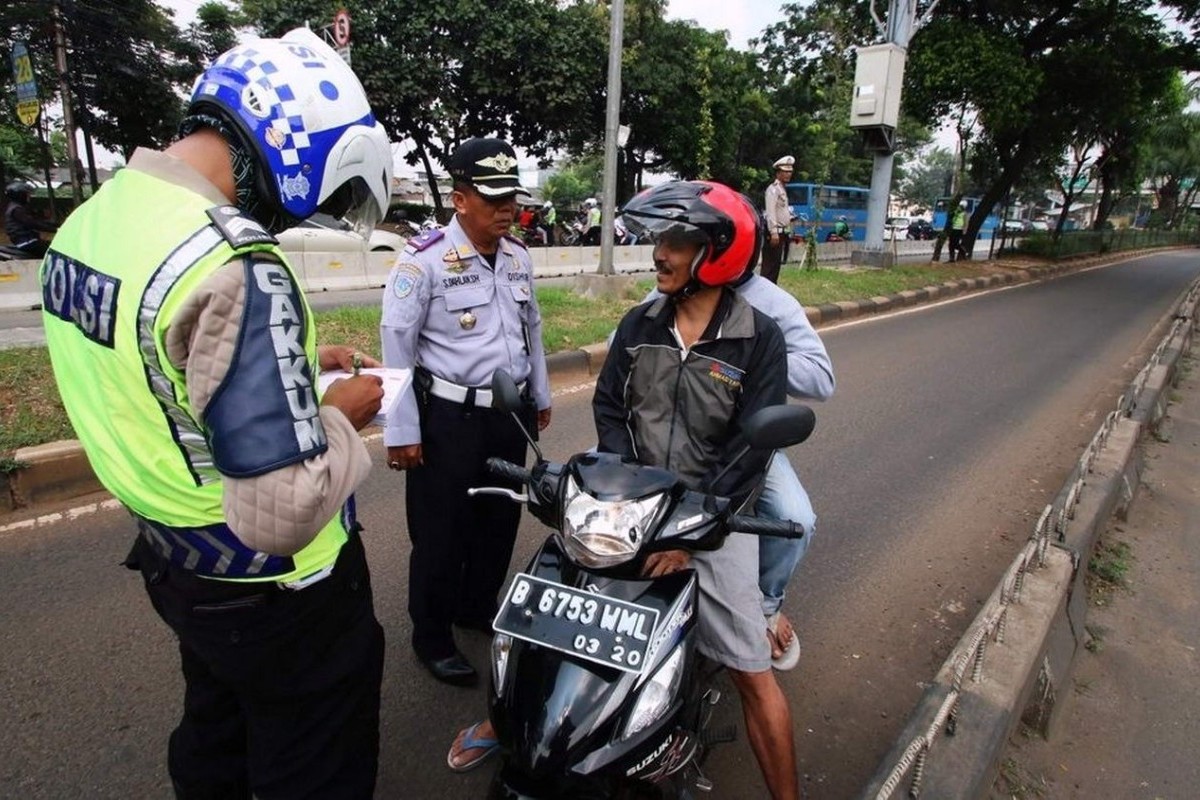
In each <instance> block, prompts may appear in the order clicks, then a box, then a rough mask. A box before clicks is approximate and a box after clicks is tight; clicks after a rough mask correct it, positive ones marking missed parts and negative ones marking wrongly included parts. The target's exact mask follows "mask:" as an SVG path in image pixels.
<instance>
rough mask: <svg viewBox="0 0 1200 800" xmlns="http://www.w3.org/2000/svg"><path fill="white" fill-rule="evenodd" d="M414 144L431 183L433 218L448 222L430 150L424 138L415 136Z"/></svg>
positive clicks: (426, 176)
mask: <svg viewBox="0 0 1200 800" xmlns="http://www.w3.org/2000/svg"><path fill="white" fill-rule="evenodd" d="M413 144H415V145H416V148H417V155H419V156H420V157H421V165H422V166H423V167H425V180H426V181H427V182H428V183H429V193H430V194H431V195H433V216H434V218H435V219H436V220H437V221H438V222H440V223H443V224H444V223H445V222H447V221H448V217H447V216H446V209H445V207H444V206H443V205H442V193H441V192H440V191H439V190H438V185H437V175H435V174H434V170H433V162H432V161H430V160H429V150H428V149H427V147H426V142H425V137H424V136H416V135H414V136H413Z"/></svg>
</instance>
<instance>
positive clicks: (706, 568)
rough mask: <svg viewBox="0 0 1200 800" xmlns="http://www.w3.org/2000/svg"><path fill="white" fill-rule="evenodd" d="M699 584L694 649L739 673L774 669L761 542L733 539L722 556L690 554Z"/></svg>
mask: <svg viewBox="0 0 1200 800" xmlns="http://www.w3.org/2000/svg"><path fill="white" fill-rule="evenodd" d="M689 566H691V567H692V568H693V569H695V570H696V576H697V578H698V579H699V583H700V619H699V621H698V622H697V631H696V632H697V641H696V646H697V648H699V650H700V652H701V653H703V654H704V655H706V656H708V657H709V658H711V659H712V660H713V661H716V662H717V663H718V664H721V665H723V666H726V667H729V668H730V669H735V670H738V671H739V672H765V671H767V670H769V669H770V668H771V645H770V644H769V643H768V642H767V622H766V619H765V618H764V617H763V610H762V591H761V590H760V589H759V588H758V537H757V536H751V535H749V534H746V533H735V534H731V535H730V536H729V537H728V538H727V539H726V540H725V544H724V546H723V547H722V548H721V549H720V550H714V551H711V552H698V553H693V554H692V562H691V564H690V565H689Z"/></svg>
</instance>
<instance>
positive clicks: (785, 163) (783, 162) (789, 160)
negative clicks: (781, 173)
mask: <svg viewBox="0 0 1200 800" xmlns="http://www.w3.org/2000/svg"><path fill="white" fill-rule="evenodd" d="M795 163H796V159H795V158H794V157H793V156H782V157H780V158H777V159H775V164H774V167H775V169H791V168H792V166H793V165H794V164H795Z"/></svg>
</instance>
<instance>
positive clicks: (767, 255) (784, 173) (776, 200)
mask: <svg viewBox="0 0 1200 800" xmlns="http://www.w3.org/2000/svg"><path fill="white" fill-rule="evenodd" d="M795 163H796V159H795V158H793V157H792V156H783V157H782V158H779V159H776V161H775V164H774V165H773V166H774V167H775V180H773V181H771V185H770V186H768V187H767V191H766V195H765V198H764V201H765V202H764V204H763V216H764V217H765V218H766V220H767V241H766V242H765V243H764V245H763V257H762V276H763V277H764V278H766V279H767V280H769V281H770V282H771V283H779V267H780V265H781V264H782V263H783V253H784V246H785V244H786V243H787V239H788V237H789V236H791V232H792V209H791V206H790V205H788V198H787V182H788V181H790V180H791V179H792V168H793V166H794V165H795Z"/></svg>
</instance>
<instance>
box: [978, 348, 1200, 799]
mask: <svg viewBox="0 0 1200 800" xmlns="http://www.w3.org/2000/svg"><path fill="white" fill-rule="evenodd" d="M1170 398H1171V399H1172V403H1171V405H1170V408H1169V409H1168V412H1167V419H1166V420H1165V421H1164V423H1163V428H1162V433H1161V434H1160V436H1159V437H1158V438H1159V440H1158V441H1156V440H1155V439H1154V438H1152V437H1147V438H1146V439H1145V440H1144V443H1143V445H1142V447H1143V452H1144V455H1145V468H1144V470H1143V472H1142V478H1141V484H1142V485H1141V487H1140V488H1139V490H1138V493H1137V497H1136V498H1135V500H1134V502H1133V506H1132V508H1131V510H1130V520H1129V521H1128V522H1125V523H1122V522H1118V521H1116V520H1114V521H1113V522H1112V523H1111V524H1110V525H1109V527H1108V529H1107V530H1106V531H1105V533H1104V535H1103V538H1102V539H1101V544H1102V546H1106V547H1107V548H1109V550H1110V552H1112V548H1117V550H1116V555H1115V556H1114V558H1115V560H1116V561H1117V562H1121V563H1125V564H1127V565H1128V569H1127V571H1126V572H1125V576H1124V581H1125V584H1126V587H1125V588H1121V589H1116V590H1114V591H1108V592H1104V591H1101V592H1096V591H1094V590H1093V591H1092V593H1091V596H1090V601H1089V609H1088V622H1087V630H1088V633H1089V636H1090V638H1089V643H1088V645H1087V649H1086V650H1080V652H1079V654H1078V655H1077V656H1076V661H1075V666H1074V673H1073V676H1072V683H1071V687H1070V690H1069V691H1070V697H1068V698H1063V697H1060V698H1059V701H1060V702H1062V701H1064V700H1065V701H1066V702H1065V704H1064V705H1063V707H1061V708H1060V709H1059V711H1058V713H1059V714H1060V715H1061V716H1060V717H1059V718H1058V719H1056V720H1055V721H1054V722H1053V723H1052V725H1051V737H1050V739H1049V741H1046V740H1042V739H1041V738H1040V737H1038V736H1036V735H1026V734H1025V733H1024V732H1023V731H1018V732H1017V733H1016V734H1014V735H1013V737H1012V738H1011V739H1010V741H1009V746H1008V750H1007V752H1006V754H1005V757H1004V759H1003V761H1002V763H1001V768H1000V777H999V778H998V779H997V781H996V784H995V785H994V786H993V789H992V792H991V797H992V798H1031V797H1038V798H1052V799H1053V800H1059V799H1060V798H1061V799H1064V800H1066V799H1068V798H1069V799H1072V800H1073V799H1074V798H1081V799H1082V798H1088V800H1093V799H1094V800H1107V799H1108V798H1111V799H1112V800H1135V799H1139V800H1140V798H1146V800H1159V799H1161V800H1176V799H1177V798H1178V799H1180V800H1182V798H1188V797H1195V796H1196V793H1197V788H1196V787H1197V786H1198V785H1200V758H1198V757H1197V744H1196V743H1197V742H1198V741H1200V692H1198V691H1197V687H1198V686H1200V654H1198V653H1197V648H1200V360H1198V359H1197V356H1196V354H1195V353H1193V355H1191V356H1189V357H1188V358H1186V359H1185V360H1184V362H1183V364H1182V377H1181V379H1180V382H1179V386H1178V388H1176V389H1174V390H1172V391H1171V393H1170ZM1121 543H1123V544H1124V545H1127V547H1128V554H1127V555H1123V554H1122V551H1123V548H1122V547H1121Z"/></svg>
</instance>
